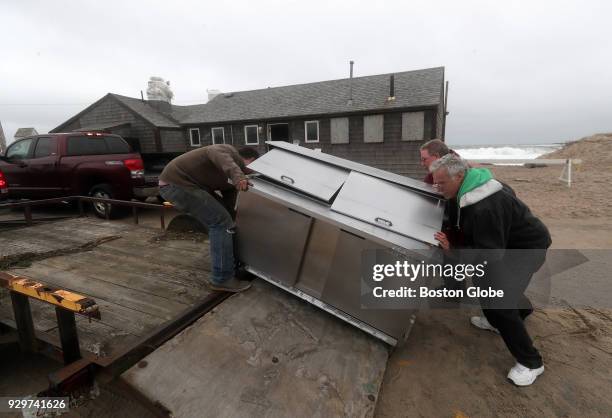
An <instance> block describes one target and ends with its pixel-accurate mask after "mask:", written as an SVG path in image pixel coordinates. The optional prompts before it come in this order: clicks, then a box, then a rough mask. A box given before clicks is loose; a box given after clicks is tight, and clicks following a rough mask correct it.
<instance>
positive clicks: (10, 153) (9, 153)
mask: <svg viewBox="0 0 612 418" xmlns="http://www.w3.org/2000/svg"><path fill="white" fill-rule="evenodd" d="M30 145H32V138H28V139H24V140H21V141H19V142H15V143H14V144H13V145H11V146H10V147H8V149H7V150H6V158H12V159H14V160H23V159H24V158H28V156H29V155H30Z"/></svg>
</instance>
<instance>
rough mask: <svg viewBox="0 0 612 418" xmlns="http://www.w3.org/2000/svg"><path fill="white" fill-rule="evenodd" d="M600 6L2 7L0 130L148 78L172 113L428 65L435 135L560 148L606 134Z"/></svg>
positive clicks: (52, 119) (38, 121) (139, 85)
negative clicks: (439, 95) (441, 96)
mask: <svg viewBox="0 0 612 418" xmlns="http://www.w3.org/2000/svg"><path fill="white" fill-rule="evenodd" d="M610 12H612V6H611V5H610V4H609V3H607V2H604V1H580V2H579V1H538V2H533V1H514V2H503V3H502V2H487V1H462V2H453V1H446V2H444V1H428V2H405V1H398V2H372V1H368V2H365V1H314V0H313V1H310V2H303V1H286V0H285V1H259V2H251V1H244V0H239V1H233V2H199V1H179V2H156V3H155V4H153V2H145V1H133V0H132V1H125V0H124V1H116V0H109V1H105V2H93V1H59V0H55V1H52V2H49V1H28V0H22V1H14V2H7V1H3V2H1V3H0V20H1V22H2V24H1V25H0V53H1V54H2V56H1V59H0V121H1V122H2V126H3V127H4V131H5V134H6V136H7V138H12V136H13V134H14V132H15V130H16V129H17V128H19V127H26V126H34V127H36V128H37V129H38V131H39V132H46V131H47V130H49V129H51V128H53V127H55V126H57V125H58V124H60V123H61V122H63V121H65V120H66V119H68V118H69V117H70V116H72V115H74V114H75V113H77V112H79V111H80V110H82V109H83V108H85V107H86V106H87V105H89V104H91V103H93V102H94V101H95V100H97V99H99V98H100V97H102V96H103V95H104V94H106V93H107V92H114V93H119V94H124V95H128V96H133V97H138V96H139V95H140V90H144V89H145V88H146V81H147V80H148V77H149V76H151V75H158V76H162V77H164V78H166V79H169V80H171V83H172V88H173V90H174V93H175V103H177V104H192V103H202V102H204V101H205V97H206V89H207V88H218V89H220V90H223V91H237V90H247V89H255V88H262V87H267V86H280V85H287V84H295V83H305V82H313V81H320V80H327V79H335V78H343V77H346V76H347V75H348V61H349V60H350V59H353V60H355V61H356V67H355V70H356V75H369V74H378V73H387V72H393V71H405V70H410V69H418V68H427V67H433V66H439V65H444V66H445V67H446V76H447V79H449V80H450V94H449V111H450V115H449V118H448V130H447V138H448V140H449V142H451V143H454V144H457V143H462V144H476V143H489V144H495V143H500V144H501V143H505V144H507V143H537V142H552V141H563V140H568V139H573V138H577V137H580V136H585V135H588V134H591V133H595V132H601V131H611V130H612V117H611V116H612V115H611V112H612V111H611V110H610V109H612V77H610V74H612V50H611V49H612V47H611V46H610V45H611V43H610V39H612V36H611V35H612V30H611V29H610V25H609V22H608V20H609V16H610V15H611V13H610Z"/></svg>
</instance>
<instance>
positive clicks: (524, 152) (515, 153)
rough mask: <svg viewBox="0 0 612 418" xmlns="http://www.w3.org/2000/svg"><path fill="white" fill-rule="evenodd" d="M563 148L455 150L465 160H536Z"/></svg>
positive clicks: (529, 146)
mask: <svg viewBox="0 0 612 418" xmlns="http://www.w3.org/2000/svg"><path fill="white" fill-rule="evenodd" d="M559 148H561V145H525V146H508V145H500V146H484V147H463V148H462V147H457V148H454V150H455V151H456V152H457V153H458V154H459V155H460V156H461V157H463V158H465V159H468V160H470V159H500V160H501V159H509V160H511V159H534V158H537V157H539V156H540V155H543V154H547V153H549V152H552V151H555V150H557V149H559Z"/></svg>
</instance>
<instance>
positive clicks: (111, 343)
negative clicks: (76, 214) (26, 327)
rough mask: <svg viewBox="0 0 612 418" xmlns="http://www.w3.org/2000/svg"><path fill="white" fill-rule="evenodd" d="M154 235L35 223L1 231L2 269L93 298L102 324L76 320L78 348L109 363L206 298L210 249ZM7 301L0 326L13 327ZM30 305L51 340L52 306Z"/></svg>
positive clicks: (113, 227) (1, 300)
mask: <svg viewBox="0 0 612 418" xmlns="http://www.w3.org/2000/svg"><path fill="white" fill-rule="evenodd" d="M159 237H160V231H159V230H156V229H150V228H144V227H138V226H133V225H126V224H119V223H113V222H105V221H101V220H98V219H92V218H77V219H70V220H63V221H58V222H52V223H45V224H39V225H35V226H31V227H26V228H18V229H11V230H8V231H2V232H0V265H2V264H4V266H6V265H7V264H9V265H11V266H12V267H11V268H9V270H8V271H10V272H12V273H15V274H20V275H24V276H28V277H31V278H32V279H34V280H37V281H40V282H43V283H46V284H49V285H51V286H55V287H59V288H63V289H67V290H71V291H74V292H76V293H80V294H83V295H86V296H89V297H92V298H93V299H95V300H96V302H97V303H98V305H99V307H100V312H101V315H102V320H101V321H95V320H93V321H91V322H90V321H89V320H88V319H87V318H84V317H81V316H79V315H77V328H78V332H79V339H80V343H81V349H82V350H87V351H89V352H91V353H94V354H96V355H99V356H100V357H109V356H113V355H114V354H116V353H118V352H120V351H122V349H124V348H125V347H126V346H128V345H130V344H133V343H134V342H136V341H137V340H139V339H140V338H141V337H143V336H144V335H147V334H148V333H150V332H152V331H153V330H154V329H156V328H157V327H159V326H161V325H162V324H163V323H165V322H166V321H170V320H172V318H173V317H176V316H177V315H178V314H180V313H181V312H182V311H184V310H186V309H188V308H189V307H190V306H192V305H194V304H196V303H197V302H198V301H200V300H202V299H204V298H205V297H206V296H207V295H209V293H210V292H209V290H208V289H207V287H206V286H205V285H204V279H205V278H206V277H207V276H208V274H209V271H210V268H209V265H210V264H209V260H208V243H207V242H206V241H205V242H195V241H194V240H178V239H177V240H173V239H167V237H164V238H162V239H159ZM7 296H8V295H7V293H6V292H4V293H2V294H0V320H1V321H3V322H5V323H7V324H9V325H13V324H14V322H13V314H12V309H11V304H10V300H7ZM30 304H31V306H32V313H33V317H34V325H35V329H36V330H37V331H41V332H45V333H48V334H51V335H55V336H56V335H57V324H56V321H55V311H54V308H53V307H52V306H51V305H48V304H45V303H42V302H38V301H34V300H32V301H31V302H30Z"/></svg>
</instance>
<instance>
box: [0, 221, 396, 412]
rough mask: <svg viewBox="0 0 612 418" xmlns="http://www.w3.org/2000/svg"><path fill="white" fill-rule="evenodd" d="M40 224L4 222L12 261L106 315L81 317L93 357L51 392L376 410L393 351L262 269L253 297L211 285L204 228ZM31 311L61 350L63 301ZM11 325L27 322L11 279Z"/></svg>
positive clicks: (182, 402)
mask: <svg viewBox="0 0 612 418" xmlns="http://www.w3.org/2000/svg"><path fill="white" fill-rule="evenodd" d="M30 223H32V225H27V224H26V225H24V226H22V227H17V228H15V227H11V228H8V229H3V230H0V267H1V268H0V270H4V271H6V272H8V273H10V274H13V275H19V276H24V277H28V278H31V279H32V280H36V281H39V282H42V283H45V284H47V285H49V286H50V287H54V288H62V289H65V290H68V291H71V292H76V293H78V294H81V295H84V296H87V297H89V298H91V299H93V300H95V303H96V304H97V306H98V307H99V312H100V317H101V319H100V320H96V319H92V318H88V317H85V316H79V315H77V320H76V328H77V331H78V339H79V345H80V352H81V356H82V358H81V359H79V360H77V361H74V362H72V363H70V364H67V365H66V366H65V367H64V368H63V369H60V370H58V371H57V372H55V373H53V374H52V375H50V376H49V381H50V388H54V389H56V390H62V389H70V388H74V382H75V381H76V382H79V381H86V380H87V379H82V380H79V379H78V377H83V376H90V377H93V378H95V379H97V380H98V381H108V380H117V381H119V382H120V383H121V385H122V387H125V388H126V390H130V391H133V392H134V393H137V394H138V397H139V398H140V399H142V400H143V401H144V402H147V403H148V404H149V407H150V409H151V410H155V411H156V412H158V413H159V414H161V415H170V414H171V415H172V416H184V417H191V416H203V415H207V416H238V415H240V416H242V415H249V416H251V415H252V416H262V415H266V416H286V415H296V416H300V415H303V416H306V415H308V416H313V415H318V416H330V415H351V416H364V417H367V416H372V415H373V414H374V409H375V405H376V401H377V399H378V392H379V389H380V386H381V383H382V379H383V374H384V371H385V368H386V364H387V359H388V355H389V347H388V346H386V345H385V344H383V343H382V342H381V341H379V340H376V339H374V338H372V337H370V336H368V335H367V334H365V333H363V332H361V331H360V330H358V329H356V328H354V327H352V326H350V325H348V324H346V323H344V322H342V321H340V320H339V319H337V318H334V317H333V316H330V315H328V314H326V313H325V312H322V311H320V310H319V309H317V308H316V307H314V306H312V305H309V304H308V303H306V302H304V301H301V300H299V299H297V298H294V297H293V296H291V295H289V294H286V293H285V292H283V291H282V290H279V289H277V288H275V287H273V286H271V285H269V284H268V283H266V282H264V281H262V280H259V279H255V281H254V285H253V288H252V289H251V290H249V291H247V292H245V293H243V294H238V295H233V296H231V295H230V294H227V293H221V292H211V291H210V290H209V289H208V288H207V287H206V286H205V283H204V281H205V279H206V278H207V277H208V275H209V274H210V261H209V259H208V247H207V246H208V241H207V240H206V239H203V237H202V236H201V235H192V234H172V233H167V232H164V231H162V230H160V229H156V228H150V227H144V226H140V225H130V224H125V223H118V222H111V221H106V220H102V219H96V218H87V217H78V218H70V219H63V220H56V221H52V222H42V223H35V222H30ZM30 307H31V312H32V317H33V323H34V329H35V335H36V338H37V340H38V341H39V343H40V344H41V347H46V348H45V349H44V350H43V349H42V348H41V351H44V352H47V353H55V355H57V356H59V358H61V354H62V353H61V347H62V345H61V341H60V338H59V333H58V324H57V320H56V312H55V309H54V307H53V306H52V305H49V304H47V303H44V302H41V301H38V300H31V303H30ZM0 323H1V324H3V325H4V326H7V327H11V328H16V323H15V318H14V312H13V309H12V305H11V300H10V297H9V292H8V291H7V290H6V289H0ZM52 355H53V354H52ZM75 377H76V378H75ZM66 382H70V383H71V385H64V384H65V383H66Z"/></svg>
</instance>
